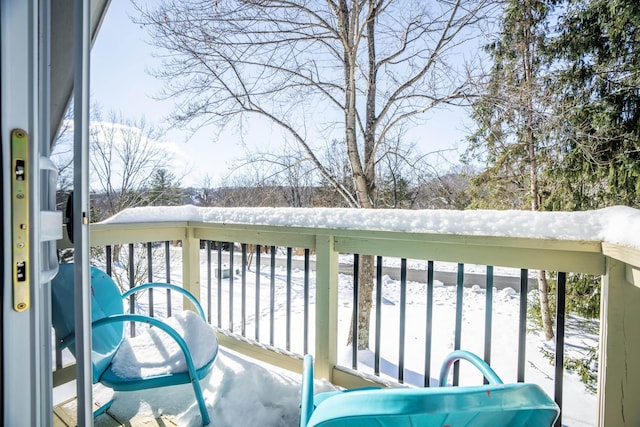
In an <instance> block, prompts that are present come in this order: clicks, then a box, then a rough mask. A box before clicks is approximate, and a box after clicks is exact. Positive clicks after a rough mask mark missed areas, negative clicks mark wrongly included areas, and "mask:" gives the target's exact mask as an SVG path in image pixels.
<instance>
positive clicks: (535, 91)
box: [467, 0, 553, 339]
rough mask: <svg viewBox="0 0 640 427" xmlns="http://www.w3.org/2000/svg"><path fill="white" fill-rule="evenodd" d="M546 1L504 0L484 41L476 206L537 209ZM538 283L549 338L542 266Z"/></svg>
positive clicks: (545, 138) (544, 115)
mask: <svg viewBox="0 0 640 427" xmlns="http://www.w3.org/2000/svg"><path fill="white" fill-rule="evenodd" d="M551 6H552V2H551V1H549V0H511V1H508V2H507V3H506V5H505V9H504V17H503V20H502V25H501V29H500V33H499V35H498V39H497V40H495V41H494V42H493V43H491V44H490V45H489V46H487V53H488V54H489V56H490V58H491V60H492V69H491V72H490V74H489V77H488V81H487V85H486V87H485V88H484V93H483V95H482V96H481V97H480V98H479V99H478V100H477V101H476V102H475V103H474V105H473V117H474V119H475V121H476V122H477V124H478V131H477V132H476V133H475V134H474V135H473V136H472V137H471V146H470V148H469V150H468V152H467V156H469V158H472V157H477V156H478V154H481V155H482V156H483V157H484V158H483V159H482V160H484V162H486V165H485V167H486V168H485V170H484V171H483V172H481V173H480V174H479V175H478V176H477V177H475V178H474V179H473V183H474V191H475V194H474V204H475V206H481V207H485V206H486V207H489V206H490V207H493V208H495V207H496V206H498V207H502V208H512V209H530V210H533V211H537V210H540V198H541V192H540V168H541V166H542V165H543V163H544V162H545V161H546V154H545V153H546V147H547V146H548V144H549V140H550V137H551V135H552V129H553V127H552V126H549V124H550V123H551V121H550V120H549V103H548V99H549V94H548V93H547V90H546V89H547V85H546V81H545V80H546V77H545V74H544V71H545V67H544V65H545V64H544V61H543V58H544V56H543V55H542V50H543V49H544V47H545V44H546V34H547V33H548V30H547V27H548V25H547V19H548V16H549V13H550V10H551ZM501 201H502V205H501V204H500V202H501ZM538 288H539V291H540V293H539V294H540V308H541V315H542V325H543V329H544V332H545V336H546V338H547V339H551V338H553V328H552V322H551V316H550V313H549V302H548V283H547V276H546V272H544V271H540V272H539V275H538Z"/></svg>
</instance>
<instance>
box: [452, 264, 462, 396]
mask: <svg viewBox="0 0 640 427" xmlns="http://www.w3.org/2000/svg"><path fill="white" fill-rule="evenodd" d="M463 295H464V264H462V263H458V279H457V281H456V329H455V339H454V343H453V348H454V350H460V345H461V344H462V296H463ZM459 381H460V363H459V362H456V363H455V365H453V385H454V386H457V385H458V383H459Z"/></svg>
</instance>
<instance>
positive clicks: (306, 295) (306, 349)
mask: <svg viewBox="0 0 640 427" xmlns="http://www.w3.org/2000/svg"><path fill="white" fill-rule="evenodd" d="M303 316H304V343H303V350H304V354H307V353H309V249H305V250H304V313H303Z"/></svg>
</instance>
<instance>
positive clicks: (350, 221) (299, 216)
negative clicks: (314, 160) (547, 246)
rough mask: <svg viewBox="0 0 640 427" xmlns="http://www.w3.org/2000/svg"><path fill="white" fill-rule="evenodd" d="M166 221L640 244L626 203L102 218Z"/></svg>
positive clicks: (168, 212) (132, 213)
mask: <svg viewBox="0 0 640 427" xmlns="http://www.w3.org/2000/svg"><path fill="white" fill-rule="evenodd" d="M167 221H193V222H218V223H225V224H256V225H272V226H288V227H315V228H338V229H354V230H382V231H406V232H409V231H410V232H416V233H440V234H455V235H469V236H503V237H529V238H539V239H561V240H578V241H600V242H609V243H617V244H621V245H625V246H630V247H633V248H636V249H640V211H638V210H636V209H633V208H630V207H626V206H614V207H609V208H604V209H599V210H593V211H584V212H531V211H516V210H506V211H494V210H469V211H455V210H403V209H348V208H205V207H197V206H192V205H186V206H171V207H153V206H149V207H140V208H130V209H125V210H124V211H122V212H120V213H118V214H116V215H115V216H113V217H111V218H109V219H107V220H106V221H104V222H103V223H131V222H167Z"/></svg>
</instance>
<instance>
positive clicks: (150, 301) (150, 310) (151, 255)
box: [147, 242, 154, 317]
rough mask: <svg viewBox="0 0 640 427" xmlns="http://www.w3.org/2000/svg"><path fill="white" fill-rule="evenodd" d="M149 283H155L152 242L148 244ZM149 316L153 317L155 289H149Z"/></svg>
mask: <svg viewBox="0 0 640 427" xmlns="http://www.w3.org/2000/svg"><path fill="white" fill-rule="evenodd" d="M147 281H148V282H149V283H152V282H153V251H152V248H151V242H147ZM149 316H150V317H154V316H153V289H149Z"/></svg>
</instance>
